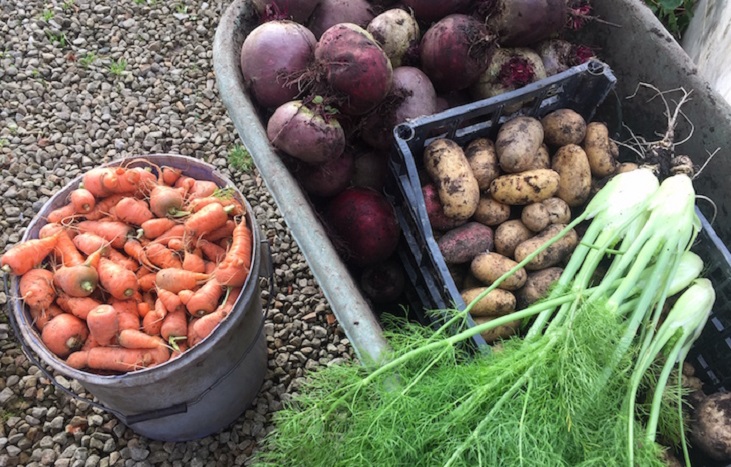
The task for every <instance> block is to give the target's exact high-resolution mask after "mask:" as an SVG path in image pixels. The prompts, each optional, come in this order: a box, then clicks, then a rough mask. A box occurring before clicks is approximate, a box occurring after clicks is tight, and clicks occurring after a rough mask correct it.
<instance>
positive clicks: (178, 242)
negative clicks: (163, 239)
mask: <svg viewBox="0 0 731 467" xmlns="http://www.w3.org/2000/svg"><path fill="white" fill-rule="evenodd" d="M167 246H168V248H169V249H170V250H172V251H183V250H185V243H184V242H183V239H182V238H171V239H170V241H169V242H168V245H167Z"/></svg>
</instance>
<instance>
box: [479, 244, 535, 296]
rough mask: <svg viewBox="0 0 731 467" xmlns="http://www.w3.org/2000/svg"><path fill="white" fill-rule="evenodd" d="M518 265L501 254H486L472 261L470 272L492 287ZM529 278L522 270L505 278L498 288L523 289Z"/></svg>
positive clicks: (481, 254)
mask: <svg viewBox="0 0 731 467" xmlns="http://www.w3.org/2000/svg"><path fill="white" fill-rule="evenodd" d="M517 265H518V263H516V262H515V261H513V260H512V259H510V258H508V257H506V256H503V255H501V254H500V253H495V252H484V253H480V254H479V255H477V256H475V258H474V259H473V260H472V263H470V271H472V274H473V275H474V276H475V277H476V278H478V279H479V280H481V281H482V282H484V283H485V284H487V285H491V284H493V283H494V282H496V281H497V280H498V279H499V278H500V277H502V276H503V275H504V274H505V273H507V272H508V271H510V270H511V269H513V268H514V267H516V266H517ZM527 276H528V274H527V273H526V271H525V269H523V268H520V269H518V270H517V271H515V272H514V273H513V274H511V275H510V276H508V277H507V278H505V279H504V280H503V281H502V282H501V283H500V285H498V287H499V288H501V289H504V290H517V289H519V288H521V287H523V284H525V280H526V278H527Z"/></svg>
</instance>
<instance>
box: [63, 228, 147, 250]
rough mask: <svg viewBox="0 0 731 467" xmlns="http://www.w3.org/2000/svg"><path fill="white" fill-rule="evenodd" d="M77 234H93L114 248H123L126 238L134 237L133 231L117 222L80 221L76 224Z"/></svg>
mask: <svg viewBox="0 0 731 467" xmlns="http://www.w3.org/2000/svg"><path fill="white" fill-rule="evenodd" d="M77 227H78V229H79V232H81V233H93V234H94V235H98V236H100V237H102V238H103V239H104V240H106V241H108V242H109V243H110V244H111V245H112V247H114V248H123V247H124V242H126V241H127V237H128V236H132V235H134V229H133V228H132V227H131V226H130V225H128V224H125V223H124V222H119V221H81V222H79V223H78V224H77Z"/></svg>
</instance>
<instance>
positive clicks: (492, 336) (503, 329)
mask: <svg viewBox="0 0 731 467" xmlns="http://www.w3.org/2000/svg"><path fill="white" fill-rule="evenodd" d="M472 319H473V320H474V321H475V324H482V323H487V322H488V321H492V320H493V319H495V317H491V316H474V317H473V318H472ZM518 330H520V320H516V321H510V322H508V323H506V324H503V325H502V326H498V327H496V328H493V329H490V330H489V331H484V332H481V333H480V336H482V338H483V339H485V342H487V343H488V344H492V343H494V342H496V341H498V340H500V339H508V338H510V337H512V336H514V335H516V334H517V333H518Z"/></svg>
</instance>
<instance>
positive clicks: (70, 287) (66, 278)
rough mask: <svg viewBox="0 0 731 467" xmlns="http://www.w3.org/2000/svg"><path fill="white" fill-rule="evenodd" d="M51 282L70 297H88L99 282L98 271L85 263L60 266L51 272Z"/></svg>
mask: <svg viewBox="0 0 731 467" xmlns="http://www.w3.org/2000/svg"><path fill="white" fill-rule="evenodd" d="M53 284H54V285H55V286H56V287H57V288H58V289H60V290H61V291H63V293H65V294H66V295H70V296H72V297H88V296H89V295H91V294H92V293H93V292H94V290H96V286H97V285H98V284H99V273H98V272H97V270H96V268H94V267H93V266H90V265H89V264H87V263H84V264H79V265H77V266H62V267H60V268H58V269H56V271H54V273H53Z"/></svg>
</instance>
